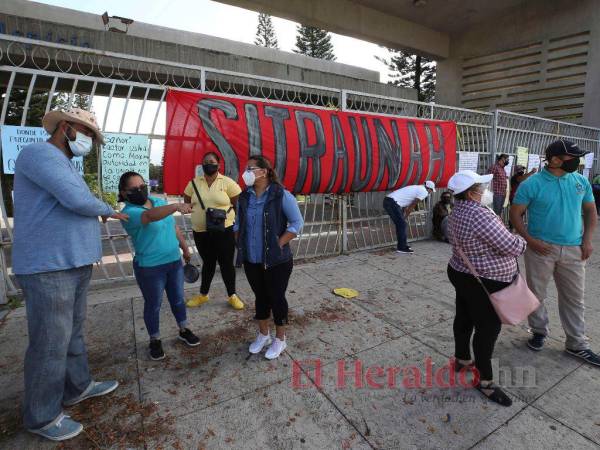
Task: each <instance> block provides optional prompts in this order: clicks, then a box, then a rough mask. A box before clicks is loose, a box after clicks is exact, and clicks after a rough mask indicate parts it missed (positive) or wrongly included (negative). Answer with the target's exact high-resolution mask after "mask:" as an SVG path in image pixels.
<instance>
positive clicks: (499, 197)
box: [492, 194, 506, 218]
mask: <svg viewBox="0 0 600 450" xmlns="http://www.w3.org/2000/svg"><path fill="white" fill-rule="evenodd" d="M505 200H506V194H494V203H493V204H492V206H493V209H494V212H495V213H496V215H498V216H500V218H502V211H504V202H505Z"/></svg>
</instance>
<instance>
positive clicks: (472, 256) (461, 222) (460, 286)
mask: <svg viewBox="0 0 600 450" xmlns="http://www.w3.org/2000/svg"><path fill="white" fill-rule="evenodd" d="M492 178H493V175H491V174H490V175H483V176H481V175H478V174H477V173H475V172H473V171H471V170H464V171H461V172H458V173H456V174H454V175H453V176H452V178H450V180H449V181H448V188H449V189H450V190H451V191H452V192H453V193H454V198H455V199H456V201H455V203H454V209H453V211H452V214H451V215H450V218H449V219H448V235H449V236H448V237H449V238H450V244H452V258H451V259H450V262H449V263H448V278H449V279H450V282H451V283H452V285H453V286H454V289H455V291H456V315H455V317H454V325H453V331H454V345H455V350H454V357H455V361H454V368H455V370H456V371H457V372H459V371H461V370H463V369H468V370H471V369H472V368H473V365H474V368H475V369H476V373H478V377H476V380H477V379H478V383H477V384H476V385H475V386H474V387H475V388H476V389H477V390H478V391H480V392H481V393H482V394H483V395H485V396H486V397H487V398H488V399H490V400H491V401H493V402H496V403H498V404H500V405H502V406H510V405H511V404H512V401H511V399H510V397H508V396H507V395H506V394H505V393H504V391H503V390H502V389H500V387H498V386H496V385H495V384H494V382H493V376H494V374H493V371H492V362H491V360H492V354H493V352H494V346H495V344H496V339H497V338H498V335H499V334H500V329H501V327H502V325H501V322H500V319H499V318H498V314H496V311H495V310H494V307H493V306H492V303H491V301H490V299H489V298H488V295H487V293H486V292H485V290H484V289H483V288H482V287H481V285H480V284H479V282H478V281H477V278H476V277H475V275H474V274H473V273H472V272H471V270H470V268H469V265H468V264H467V262H466V261H465V260H464V259H463V255H461V253H460V251H459V249H460V250H462V252H463V254H464V257H466V259H467V260H468V261H469V263H470V264H471V266H472V267H473V268H474V269H475V270H476V272H477V275H478V276H479V277H480V279H481V282H482V283H483V284H484V285H485V287H486V288H487V290H488V291H489V292H491V293H493V292H497V291H499V290H501V289H504V288H505V287H507V286H508V285H510V283H511V282H512V280H513V279H514V277H515V276H516V274H517V270H518V269H517V257H519V256H520V255H522V254H523V253H524V252H525V247H526V243H525V240H524V239H523V238H521V237H520V236H516V235H513V234H512V233H510V232H509V231H508V230H507V229H506V227H505V226H504V224H503V223H502V220H501V219H500V218H499V217H498V216H497V215H496V214H495V213H494V212H493V211H492V210H491V209H490V208H489V206H487V205H491V204H492V202H493V199H494V195H493V193H492V192H491V191H490V190H489V189H488V185H489V183H490V181H492ZM473 332H474V333H473ZM471 338H473V353H474V356H475V361H474V364H473V361H472V360H471Z"/></svg>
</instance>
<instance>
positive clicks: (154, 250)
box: [121, 197, 181, 267]
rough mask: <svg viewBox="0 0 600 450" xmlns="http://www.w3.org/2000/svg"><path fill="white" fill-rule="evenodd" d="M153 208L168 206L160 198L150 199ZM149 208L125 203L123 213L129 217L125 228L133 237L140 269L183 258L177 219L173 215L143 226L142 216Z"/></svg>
mask: <svg viewBox="0 0 600 450" xmlns="http://www.w3.org/2000/svg"><path fill="white" fill-rule="evenodd" d="M150 202H152V206H153V207H155V208H156V207H158V206H164V205H167V202H166V201H164V200H161V199H160V198H156V197H150ZM147 209H148V208H146V207H144V206H139V205H134V204H132V203H128V202H127V203H125V208H123V211H122V212H123V213H124V214H127V215H128V216H129V221H128V222H124V221H121V223H122V224H123V228H125V231H127V234H129V236H131V240H132V241H133V247H134V248H135V261H136V263H137V264H138V265H139V266H140V267H154V266H160V265H161V264H167V263H171V262H174V261H177V260H178V259H180V258H181V253H180V252H179V241H178V240H177V234H176V233H175V219H174V218H173V216H172V215H170V216H167V217H165V218H164V219H162V220H158V221H156V222H150V223H148V224H146V225H143V224H142V214H143V213H144V211H146V210H147Z"/></svg>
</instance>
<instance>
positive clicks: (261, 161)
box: [248, 155, 281, 184]
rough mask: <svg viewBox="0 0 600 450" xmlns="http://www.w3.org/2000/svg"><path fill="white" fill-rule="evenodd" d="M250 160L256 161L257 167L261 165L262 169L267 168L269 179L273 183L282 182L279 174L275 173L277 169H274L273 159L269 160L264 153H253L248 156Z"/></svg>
mask: <svg viewBox="0 0 600 450" xmlns="http://www.w3.org/2000/svg"><path fill="white" fill-rule="evenodd" d="M248 161H256V166H257V167H259V168H261V169H266V170H267V178H269V181H270V182H271V183H277V184H281V182H280V181H279V177H278V176H277V174H276V173H275V170H274V169H273V165H272V164H271V161H269V160H268V159H267V158H265V157H264V156H262V155H252V156H250V158H248Z"/></svg>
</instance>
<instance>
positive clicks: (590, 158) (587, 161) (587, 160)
mask: <svg viewBox="0 0 600 450" xmlns="http://www.w3.org/2000/svg"><path fill="white" fill-rule="evenodd" d="M583 159H584V166H583V167H585V168H586V169H591V168H592V167H594V154H593V153H587V154H586V155H585V156H584V157H583Z"/></svg>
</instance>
